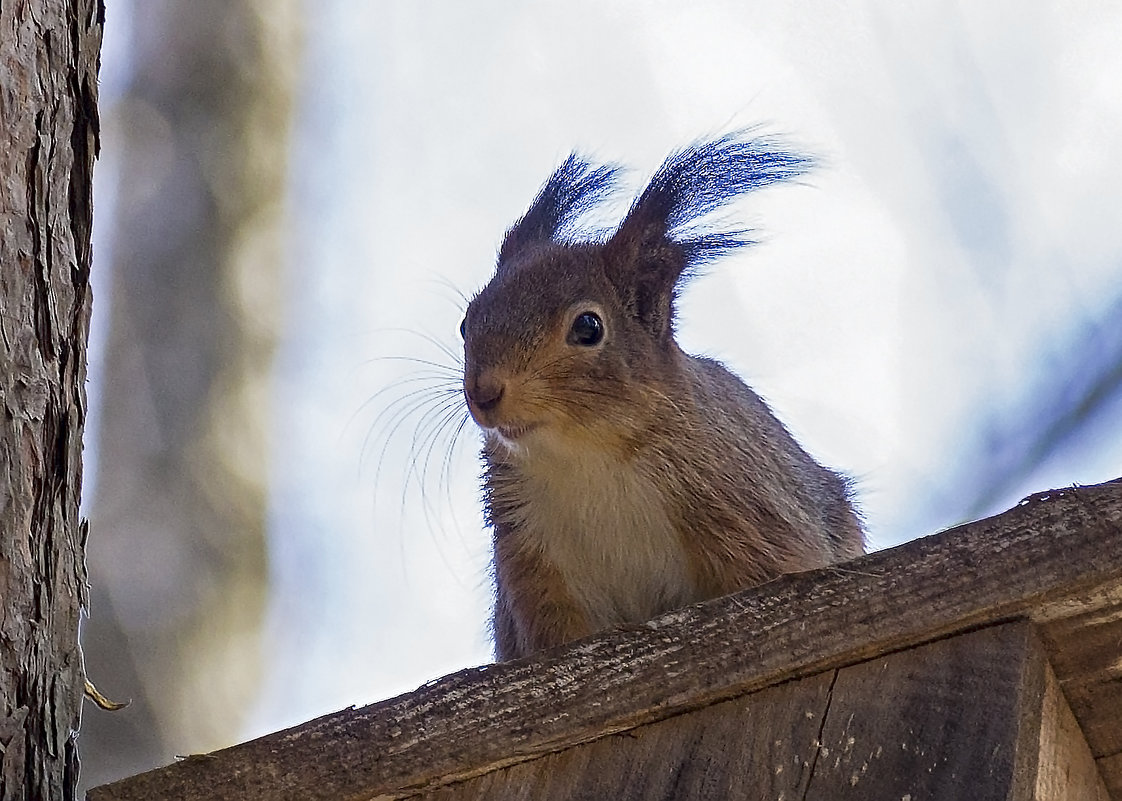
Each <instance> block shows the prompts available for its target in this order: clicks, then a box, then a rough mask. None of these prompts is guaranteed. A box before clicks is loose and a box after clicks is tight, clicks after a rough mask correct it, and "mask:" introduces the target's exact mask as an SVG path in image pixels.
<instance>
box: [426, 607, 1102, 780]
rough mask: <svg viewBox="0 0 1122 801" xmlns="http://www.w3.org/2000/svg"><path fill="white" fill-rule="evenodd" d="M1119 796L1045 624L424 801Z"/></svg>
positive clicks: (905, 654)
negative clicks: (1100, 766)
mask: <svg viewBox="0 0 1122 801" xmlns="http://www.w3.org/2000/svg"><path fill="white" fill-rule="evenodd" d="M496 798H501V799H504V801H574V800H579V799H588V801H594V800H595V801H599V800H600V799H612V801H686V800H687V799H688V801H727V799H741V798H743V799H776V798H787V799H792V800H793V799H799V800H800V801H847V800H848V799H852V801H868V799H882V798H883V799H898V798H912V799H917V801H918V799H924V800H925V801H961V799H964V798H969V799H971V801H1063V800H1064V799H1080V801H1108V797H1107V795H1106V788H1105V787H1104V786H1103V784H1102V780H1101V779H1100V778H1099V774H1098V771H1097V770H1096V769H1095V762H1094V759H1093V758H1092V757H1091V753H1090V750H1089V749H1088V747H1087V744H1086V742H1085V741H1084V740H1083V736H1082V733H1081V731H1080V729H1079V727H1078V725H1077V724H1076V723H1075V718H1074V717H1073V716H1072V713H1071V711H1070V709H1068V707H1067V704H1066V703H1065V701H1064V698H1063V695H1062V694H1061V693H1060V691H1059V684H1058V682H1057V681H1056V679H1055V677H1054V676H1053V675H1052V671H1051V668H1050V667H1049V665H1048V663H1047V661H1046V659H1045V658H1044V655H1043V649H1042V646H1041V644H1040V642H1039V639H1038V638H1037V636H1036V634H1035V631H1034V628H1033V626H1032V625H1031V624H1028V623H1024V622H1021V623H1011V624H1004V625H1000V626H994V627H990V628H986V629H982V630H980V631H975V632H971V633H967V634H961V635H958V636H955V637H951V638H948V639H946V640H940V641H938V642H935V643H930V644H928V645H923V646H919V647H917V648H912V649H908V650H905V651H900V652H897V653H894V654H891V655H889V656H886V657H881V658H878V659H874V660H870V661H868V662H863V663H860V664H857V665H853V666H850V667H846V668H842V669H840V670H836V671H827V672H825V673H821V674H819V675H817V676H813V677H809V678H806V679H801V680H798V681H793V682H788V683H786V684H781V685H779V686H776V687H769V688H767V689H764V690H760V691H758V692H756V693H752V694H750V695H747V696H744V697H741V698H739V699H736V700H733V701H725V702H722V703H719V704H714V705H712V706H709V707H706V708H704V709H702V710H698V711H695V712H688V713H685V714H682V715H679V716H677V717H673V718H669V719H667V720H663V721H660V722H658V723H651V724H647V725H646V726H640V727H639V728H636V729H633V730H631V731H629V732H627V733H625V734H622V735H613V736H610V737H605V738H601V739H599V740H596V741H595V742H592V743H586V744H584V745H578V746H574V747H573V748H570V749H568V750H566V751H563V752H560V753H557V754H551V755H549V756H546V757H543V758H541V759H536V760H532V761H529V762H523V763H521V764H519V765H514V766H512V767H508V768H503V769H500V770H496V771H492V772H491V773H487V774H485V775H483V776H479V777H476V778H473V779H468V780H466V781H463V782H457V783H455V784H452V785H448V786H446V787H443V788H441V789H438V790H434V791H431V792H428V793H424V794H422V795H420V796H416V799H417V801H489V799H496Z"/></svg>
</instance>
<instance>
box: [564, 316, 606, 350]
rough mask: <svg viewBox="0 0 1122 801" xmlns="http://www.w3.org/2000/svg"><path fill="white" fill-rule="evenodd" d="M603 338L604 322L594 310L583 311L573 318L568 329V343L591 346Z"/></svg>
mask: <svg viewBox="0 0 1122 801" xmlns="http://www.w3.org/2000/svg"><path fill="white" fill-rule="evenodd" d="M603 338H604V323H603V321H602V320H601V319H600V315H598V314H596V313H595V312H583V313H582V314H578V315H577V319H575V320H573V325H572V327H571V328H570V329H569V343H570V344H572V345H584V346H586V347H591V346H592V345H598V344H599V343H600V340H601V339H603Z"/></svg>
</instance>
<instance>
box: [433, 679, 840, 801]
mask: <svg viewBox="0 0 1122 801" xmlns="http://www.w3.org/2000/svg"><path fill="white" fill-rule="evenodd" d="M832 683H833V671H828V672H826V673H823V674H820V675H818V676H812V677H810V678H806V679H802V680H801V681H797V682H788V683H787V684H781V685H779V686H777V687H769V688H767V689H764V690H760V691H759V692H757V693H753V694H752V695H751V696H748V697H745V698H739V699H735V700H732V701H725V702H723V703H719V704H714V705H712V706H709V707H706V708H705V709H701V710H698V711H696V712H692V713H689V714H685V715H679V716H677V717H674V718H670V719H668V720H663V721H660V722H658V723H651V724H648V725H646V726H641V727H639V728H637V729H632V730H631V731H628V732H624V733H622V734H616V735H612V736H610V737H603V738H601V739H599V740H596V741H595V742H591V743H586V744H584V745H580V746H576V747H574V748H570V749H568V750H566V751H562V752H559V753H556V754H550V755H548V756H545V757H543V758H541V759H535V760H532V761H530V762H523V763H521V764H518V765H514V766H512V767H509V768H504V769H502V770H497V771H493V772H491V773H487V774H485V775H483V776H478V777H476V778H474V779H469V780H467V781H464V782H458V783H456V784H452V785H448V786H446V787H443V788H440V789H438V790H433V791H431V792H429V793H425V794H423V795H421V796H418V797H417V801H492V799H503V801H579V800H580V799H587V801H603V799H611V801H680V800H681V799H691V801H727V799H734V798H790V799H796V798H802V797H803V794H804V793H805V792H806V786H807V783H808V781H809V779H810V772H811V768H812V765H813V762H814V758H815V755H816V753H817V750H818V749H817V742H818V735H819V732H820V731H821V728H822V717H823V714H824V713H825V711H826V708H827V706H828V704H829V693H830V685H831V684H832Z"/></svg>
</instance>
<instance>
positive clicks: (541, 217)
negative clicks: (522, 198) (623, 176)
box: [498, 153, 618, 267]
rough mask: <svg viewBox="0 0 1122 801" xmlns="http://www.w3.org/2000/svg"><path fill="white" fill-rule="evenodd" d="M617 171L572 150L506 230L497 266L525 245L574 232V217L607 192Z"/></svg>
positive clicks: (599, 200)
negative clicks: (519, 217)
mask: <svg viewBox="0 0 1122 801" xmlns="http://www.w3.org/2000/svg"><path fill="white" fill-rule="evenodd" d="M617 174H618V169H617V168H616V167H614V166H612V165H602V166H599V167H593V166H592V165H591V164H590V163H588V162H587V161H585V160H584V159H582V158H581V157H579V156H578V155H577V154H576V153H573V154H571V155H570V156H569V157H568V158H567V159H565V161H564V163H563V164H561V166H560V167H558V168H557V169H556V170H555V171H554V173H553V175H551V176H550V178H549V180H548V181H546V182H545V185H544V186H543V187H542V188H541V191H540V192H538V196H537V197H536V198H534V202H533V203H532V204H530V208H529V209H528V210H527V211H526V213H525V214H523V215H522V217H521V219H519V220H518V222H516V223H515V224H514V225H512V226H511V228H510V230H509V231H507V232H506V236H505V237H504V238H503V244H502V247H501V248H499V260H498V263H499V266H500V267H502V265H503V264H504V263H507V262H509V261H510V260H511V259H512V258H513V257H515V256H517V255H518V253H519V252H521V251H523V250H525V249H526V248H529V247H532V246H534V245H536V244H542V243H545V242H553V241H556V239H557V238H558V237H559V236H566V235H570V234H572V233H574V232H573V231H572V230H571V229H572V228H573V225H574V223H575V222H576V221H577V219H578V218H579V217H580V216H581V215H582V214H583V213H584V212H586V211H588V210H590V209H591V208H593V207H594V206H596V205H597V204H599V203H601V202H602V201H603V200H605V199H606V198H607V196H608V195H610V194H611V192H612V191H613V189H614V188H615V183H616V178H617Z"/></svg>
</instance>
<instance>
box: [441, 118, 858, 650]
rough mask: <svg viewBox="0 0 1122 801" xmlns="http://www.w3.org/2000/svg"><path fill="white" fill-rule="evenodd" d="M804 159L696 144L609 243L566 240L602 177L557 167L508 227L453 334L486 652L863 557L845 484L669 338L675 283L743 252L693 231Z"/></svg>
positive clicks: (760, 145)
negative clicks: (481, 523)
mask: <svg viewBox="0 0 1122 801" xmlns="http://www.w3.org/2000/svg"><path fill="white" fill-rule="evenodd" d="M810 166H812V160H811V159H810V158H808V157H806V156H802V155H799V154H798V153H795V152H791V151H789V150H786V149H783V148H782V147H781V146H778V145H777V144H776V143H774V142H773V141H771V140H770V139H767V138H764V137H753V136H751V135H750V134H749V133H748V132H745V131H740V132H736V133H732V134H727V135H725V136H722V137H719V138H716V139H712V140H708V141H701V142H696V143H694V144H693V145H691V146H689V147H687V148H685V149H682V150H679V151H676V152H674V153H672V154H671V155H670V156H669V157H668V158H667V159H666V161H665V162H663V164H662V166H661V167H660V168H659V169H658V170H657V171H656V172H655V174H654V175H653V177H652V178H651V180H650V182H649V184H648V185H647V186H646V188H645V189H644V190H643V191H642V193H641V194H639V196H638V197H637V199H636V200H635V201H634V203H633V204H632V205H631V207H630V210H629V211H628V212H627V214H626V216H625V217H624V219H623V221H622V222H621V223H620V224H619V226H618V227H617V228H616V229H615V230H614V232H612V233H610V234H603V235H600V236H588V235H584V236H583V237H582V236H581V231H580V229H579V226H578V223H579V221H580V218H581V217H583V216H584V215H585V214H586V212H588V211H590V210H592V209H594V208H595V207H597V206H598V205H599V204H601V203H602V202H604V201H605V200H606V199H607V197H608V196H609V195H610V194H611V193H612V192H613V191H614V188H615V185H616V181H617V177H618V172H619V170H618V168H616V167H614V166H612V165H603V166H594V165H592V164H590V163H589V162H588V161H586V160H584V159H583V158H581V157H579V156H578V155H577V154H576V153H574V154H573V155H571V156H569V158H568V159H567V160H566V161H564V163H562V164H561V166H560V167H558V168H557V170H556V171H555V172H554V173H553V175H552V177H550V178H549V180H548V181H547V182H546V183H545V185H544V186H543V187H542V189H541V191H540V192H539V193H538V195H537V197H536V198H535V199H534V201H533V203H532V205H531V206H530V208H529V210H528V211H527V212H526V213H525V214H524V215H523V216H522V217H521V218H520V219H519V220H518V221H517V222H516V223H515V224H514V225H513V226H512V227H511V228H510V229H509V231H507V233H506V235H505V237H504V239H503V241H502V245H501V247H500V249H499V253H498V259H497V266H496V269H495V273H494V276H493V277H492V278H491V280H490V282H489V283H488V284H487V285H486V286H485V287H484V288H483V289H482V290H480V291H479V292H478V293H477V294H476V295H475V296H474V297H473V298H472V299H471V301H470V303H469V304H468V306H467V309H466V313H465V316H464V319H463V322H462V324H461V326H460V333H461V335H462V336H463V340H464V370H463V394H464V398H465V400H466V403H467V408H468V412H469V413H470V415H471V417H472V418H473V419H474V420H475V422H476V423H477V424H478V425H479V427H480V428H481V429H482V433H483V451H482V452H483V461H484V476H483V501H484V512H485V519H486V521H487V523H488V524H489V525H490V527H491V528H492V530H493V548H494V563H493V570H494V582H495V598H494V613H493V620H492V628H493V635H494V640H495V655H496V658H497V659H499V660H509V659H515V658H519V657H523V656H526V655H528V654H531V653H533V652H535V651H538V650H541V649H545V648H550V647H553V646H557V645H560V644H563V643H566V642H569V641H571V640H574V639H577V638H580V637H583V636H586V635H589V634H592V633H594V632H596V631H600V630H603V629H607V628H611V627H616V626H625V625H631V624H638V623H641V622H643V621H646V620H648V619H650V618H653V617H655V616H657V615H659V614H661V613H663V612H666V611H669V610H672V609H675V608H678V607H682V606H685V605H688V604H691V603H694V602H697V601H701V600H705V599H709V598H714V597H716V596H719V595H724V594H727V593H731V592H734V591H736V590H740V589H743V588H746V587H750V586H753V585H757V584H761V583H763V582H766V581H769V580H771V579H773V578H775V577H777V576H779V575H781V574H784V573H790V572H796V571H802V570H808V569H812V568H816V567H821V566H823V565H827V564H830V563H833V562H837V561H840V560H844V559H848V558H850V557H854V556H857V555H859V554H861V553H863V552H864V535H863V532H862V524H861V520H860V517H859V516H858V514H857V512H856V511H855V509H854V506H853V504H852V502H851V498H850V494H851V493H850V487H849V484H848V482H847V480H846V479H845V478H843V477H842V476H841V475H839V474H838V473H835V472H833V471H831V470H829V469H827V468H826V467H823V466H822V465H820V464H819V463H818V462H816V461H815V460H814V459H813V458H812V457H811V456H810V455H808V454H807V452H806V451H805V450H803V448H802V447H800V446H799V444H798V443H797V442H796V441H795V440H794V438H793V437H792V436H791V434H790V433H788V431H787V429H786V428H785V427H784V426H783V424H782V423H781V422H779V420H778V419H777V418H776V417H775V416H774V415H773V414H772V412H771V411H770V409H769V408H768V406H767V405H766V404H765V402H764V401H763V400H762V399H761V398H760V397H759V396H758V395H757V394H756V393H755V392H753V391H752V390H751V389H749V388H748V386H746V385H745V384H744V383H743V382H742V381H741V380H740V379H739V378H738V377H737V376H735V375H734V374H733V373H732V372H730V371H729V370H728V369H726V368H725V367H724V366H723V365H721V364H720V363H718V362H717V361H714V360H712V359H708V358H702V357H699V356H691V355H689V354H687V353H685V352H683V351H682V349H681V348H680V347H679V345H678V343H677V341H676V340H675V338H674V324H675V299H676V298H677V295H678V293H679V291H680V290H681V288H682V285H683V284H684V282H685V281H687V280H688V279H689V278H690V277H691V276H692V275H693V274H695V273H696V272H697V270H698V268H699V266H701V265H704V264H706V263H709V262H711V261H712V260H714V259H715V258H717V257H719V256H721V255H723V254H725V253H727V252H729V251H731V250H733V249H735V248H737V247H739V246H741V245H745V244H750V239H749V238H748V233H749V232H748V231H746V230H713V229H712V228H706V227H705V226H704V225H703V224H702V223H703V220H702V218H704V217H706V216H707V215H709V214H710V213H711V212H713V211H716V210H717V209H719V208H720V207H722V206H723V205H725V204H726V203H728V202H729V201H731V200H733V199H735V198H737V197H738V196H740V195H743V194H745V193H747V192H751V191H752V190H755V189H758V188H760V187H763V186H766V185H769V184H772V183H775V182H779V181H784V180H788V179H791V178H794V177H797V176H799V175H801V174H802V173H804V172H805V171H806V170H807V169H808V168H809V167H810Z"/></svg>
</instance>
